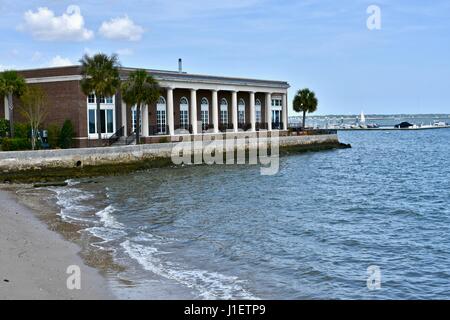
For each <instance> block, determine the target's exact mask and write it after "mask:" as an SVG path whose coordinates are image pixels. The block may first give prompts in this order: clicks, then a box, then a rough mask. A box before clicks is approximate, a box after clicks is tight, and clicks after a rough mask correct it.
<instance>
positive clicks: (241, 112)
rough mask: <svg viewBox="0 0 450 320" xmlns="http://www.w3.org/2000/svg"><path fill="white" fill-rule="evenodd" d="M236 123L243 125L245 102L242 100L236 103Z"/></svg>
mask: <svg viewBox="0 0 450 320" xmlns="http://www.w3.org/2000/svg"><path fill="white" fill-rule="evenodd" d="M238 123H239V124H245V101H244V99H242V98H241V99H239V103H238Z"/></svg>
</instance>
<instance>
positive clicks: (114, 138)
mask: <svg viewBox="0 0 450 320" xmlns="http://www.w3.org/2000/svg"><path fill="white" fill-rule="evenodd" d="M124 130H125V127H121V128H120V129H119V130H117V131H116V132H115V133H114V134H113V135H112V136H111V137H109V138H108V145H109V146H111V145H113V143H115V142H117V141H119V139H120V137H123V132H124Z"/></svg>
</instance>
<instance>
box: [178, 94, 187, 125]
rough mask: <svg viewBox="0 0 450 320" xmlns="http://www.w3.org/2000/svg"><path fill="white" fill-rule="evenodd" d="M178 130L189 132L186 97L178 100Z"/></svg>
mask: <svg viewBox="0 0 450 320" xmlns="http://www.w3.org/2000/svg"><path fill="white" fill-rule="evenodd" d="M180 129H184V130H189V102H188V99H187V98H186V97H182V98H181V99H180Z"/></svg>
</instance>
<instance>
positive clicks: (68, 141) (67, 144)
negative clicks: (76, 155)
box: [59, 120, 75, 149]
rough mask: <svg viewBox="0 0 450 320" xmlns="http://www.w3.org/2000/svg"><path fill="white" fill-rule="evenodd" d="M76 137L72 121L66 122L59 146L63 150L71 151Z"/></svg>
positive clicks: (62, 129)
mask: <svg viewBox="0 0 450 320" xmlns="http://www.w3.org/2000/svg"><path fill="white" fill-rule="evenodd" d="M74 137H75V130H74V128H73V124H72V121H70V120H66V121H64V124H63V126H62V128H61V133H60V135H59V146H60V147H61V148H62V149H69V148H71V147H72V146H73V138H74Z"/></svg>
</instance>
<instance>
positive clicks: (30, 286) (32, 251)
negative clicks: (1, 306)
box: [0, 186, 114, 300]
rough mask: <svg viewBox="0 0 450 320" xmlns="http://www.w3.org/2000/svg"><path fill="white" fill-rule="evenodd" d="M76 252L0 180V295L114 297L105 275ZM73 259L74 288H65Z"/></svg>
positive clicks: (2, 297) (27, 297)
mask: <svg viewBox="0 0 450 320" xmlns="http://www.w3.org/2000/svg"><path fill="white" fill-rule="evenodd" d="M79 252H80V247H78V246H77V245H76V244H74V243H71V242H69V241H66V240H64V239H63V237H62V236H61V235H60V234H58V233H56V232H54V231H51V230H49V228H48V227H47V225H46V224H45V223H44V222H42V221H40V220H39V219H38V218H37V217H36V215H35V213H34V212H32V211H31V209H28V208H27V207H25V206H24V205H22V204H20V203H19V202H18V201H17V199H16V197H15V195H14V194H12V191H5V190H2V189H1V186H0V299H88V300H91V299H112V298H114V296H113V294H112V293H111V291H110V290H109V288H108V283H107V279H106V278H105V277H103V276H102V275H101V274H100V273H99V272H98V271H97V270H96V269H94V268H91V267H88V266H87V265H86V264H85V263H84V262H83V260H82V258H81V257H80V256H79ZM73 265H75V266H79V268H80V270H81V289H80V290H76V289H75V290H69V289H68V288H67V279H68V277H70V275H69V274H67V268H68V267H69V266H73Z"/></svg>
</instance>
